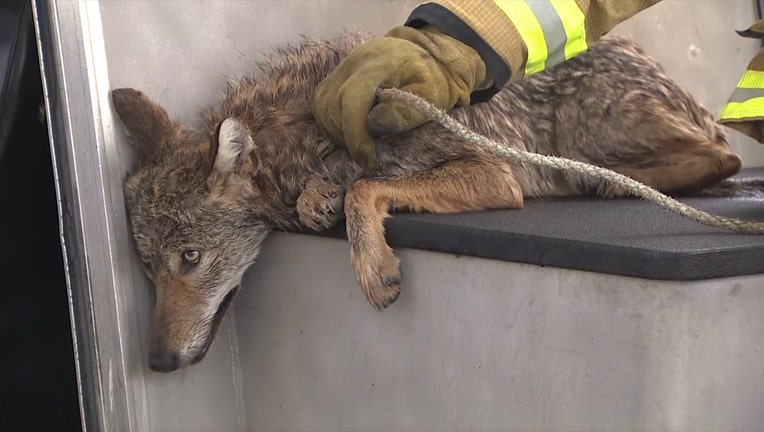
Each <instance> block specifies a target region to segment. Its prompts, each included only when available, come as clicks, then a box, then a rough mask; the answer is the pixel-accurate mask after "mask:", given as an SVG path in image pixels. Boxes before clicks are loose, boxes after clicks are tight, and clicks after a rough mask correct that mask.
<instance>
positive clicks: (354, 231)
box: [345, 158, 523, 311]
mask: <svg viewBox="0 0 764 432" xmlns="http://www.w3.org/2000/svg"><path fill="white" fill-rule="evenodd" d="M522 206H523V194H522V190H521V188H520V185H519V184H518V183H517V182H516V181H515V178H514V176H513V175H512V168H511V167H510V165H509V163H508V162H506V161H504V160H500V159H493V158H481V159H459V160H454V161H451V162H448V163H446V164H444V165H442V166H440V167H438V168H435V169H432V170H429V171H426V172H422V173H416V174H411V175H405V176H399V177H385V178H368V179H361V180H359V181H357V182H356V183H355V184H353V186H351V188H350V189H349V190H348V192H347V195H346V196H345V217H346V223H347V236H348V241H349V242H350V261H351V263H352V265H353V269H354V270H355V274H356V280H357V281H358V283H359V285H361V289H362V290H363V292H364V294H365V295H366V298H367V299H368V300H369V302H370V303H371V304H372V306H374V308H375V309H377V310H378V311H381V310H383V309H384V308H385V307H387V306H389V305H390V304H391V303H393V302H394V301H395V300H396V299H397V298H398V295H399V293H400V281H401V274H400V269H399V261H398V258H396V256H395V255H394V254H393V251H392V249H391V248H390V246H389V245H388V244H387V242H386V241H385V234H384V225H383V223H384V220H385V218H387V217H388V216H389V214H388V211H390V210H394V209H408V210H411V211H415V212H424V211H428V212H433V213H454V212H460V211H474V210H483V209H491V208H494V209H495V208H522Z"/></svg>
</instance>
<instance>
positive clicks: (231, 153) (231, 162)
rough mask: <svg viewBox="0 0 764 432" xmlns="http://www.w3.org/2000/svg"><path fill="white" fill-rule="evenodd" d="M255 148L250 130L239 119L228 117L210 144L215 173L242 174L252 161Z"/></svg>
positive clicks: (219, 126)
mask: <svg viewBox="0 0 764 432" xmlns="http://www.w3.org/2000/svg"><path fill="white" fill-rule="evenodd" d="M254 148H255V143H254V141H252V137H251V136H249V130H248V129H247V127H246V126H245V125H244V124H243V123H242V122H241V121H239V120H238V119H235V118H233V117H228V118H227V119H225V120H223V121H222V122H221V123H220V124H219V125H218V128H217V131H216V133H215V135H213V137H212V142H211V143H210V156H211V158H210V159H211V160H212V161H213V162H212V170H213V172H216V173H219V174H229V173H233V172H241V171H242V168H244V166H245V165H247V163H246V162H249V161H250V157H249V156H251V155H250V153H251V151H252V150H253V149H254Z"/></svg>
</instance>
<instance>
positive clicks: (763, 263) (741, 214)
mask: <svg viewBox="0 0 764 432" xmlns="http://www.w3.org/2000/svg"><path fill="white" fill-rule="evenodd" d="M762 175H764V171H762V170H747V171H745V172H744V173H743V175H742V176H743V177H745V176H762ZM681 201H683V202H685V203H687V204H689V205H692V206H694V207H697V208H700V209H702V210H706V211H708V212H712V213H716V214H721V215H727V216H734V217H737V218H741V219H746V220H758V221H763V222H764V200H761V199H754V198H685V199H682V200H681ZM386 227H387V238H388V241H389V242H390V244H391V245H392V246H394V247H395V246H397V247H408V248H415V249H424V250H430V251H437V252H445V253H452V254H458V255H469V256H475V257H481V258H489V259H496V260H504V261H512V262H519V263H528V264H536V265H541V266H553V267H560V268H568V269H577V270H586V271H594V272H600V273H608V274H616V275H626V276H635V277H640V278H647V279H661V280H698V279H714V278H721V277H729V276H740V275H748V274H756V273H764V235H750V234H734V233H730V232H727V231H722V230H719V229H714V228H709V227H706V226H703V225H700V224H698V223H696V222H693V221H691V220H689V219H685V218H683V217H681V216H678V215H676V214H674V213H671V212H669V211H667V210H664V209H662V208H660V207H658V206H657V205H655V204H652V203H649V202H646V201H642V200H639V199H619V200H603V199H596V198H573V199H565V200H551V201H548V200H528V201H526V203H525V208H524V209H523V210H499V211H482V212H475V213H459V214H450V215H433V214H397V215H395V216H394V217H392V218H390V219H389V220H388V221H387V224H386ZM323 235H327V236H331V237H344V227H342V226H341V227H338V228H336V229H333V230H331V231H328V232H326V233H324V234H323Z"/></svg>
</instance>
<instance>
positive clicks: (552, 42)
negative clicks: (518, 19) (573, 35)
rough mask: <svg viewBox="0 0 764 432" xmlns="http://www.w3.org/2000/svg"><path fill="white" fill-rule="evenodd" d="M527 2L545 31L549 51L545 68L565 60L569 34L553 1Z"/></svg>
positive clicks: (529, 0) (531, 0)
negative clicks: (566, 32)
mask: <svg viewBox="0 0 764 432" xmlns="http://www.w3.org/2000/svg"><path fill="white" fill-rule="evenodd" d="M525 2H526V3H527V4H528V6H529V7H530V8H531V10H532V11H533V14H534V15H536V19H537V20H538V21H539V24H541V28H542V29H543V31H544V39H545V40H546V51H547V59H546V62H545V63H544V68H545V69H546V68H549V67H552V66H554V65H557V64H560V63H562V62H564V61H565V44H566V43H567V42H568V36H567V34H565V27H563V25H562V20H561V19H560V15H558V14H557V11H556V10H555V9H554V6H552V2H550V1H549V0H525Z"/></svg>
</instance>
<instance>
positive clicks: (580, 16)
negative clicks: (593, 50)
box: [550, 0, 589, 60]
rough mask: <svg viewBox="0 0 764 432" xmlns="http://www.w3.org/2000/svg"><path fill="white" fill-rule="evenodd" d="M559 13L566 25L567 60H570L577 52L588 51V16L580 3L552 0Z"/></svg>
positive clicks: (567, 0)
mask: <svg viewBox="0 0 764 432" xmlns="http://www.w3.org/2000/svg"><path fill="white" fill-rule="evenodd" d="M550 1H551V3H552V6H553V7H554V10H556V11H557V15H559V16H560V20H561V21H562V26H563V27H565V35H566V36H567V37H568V40H567V41H566V42H565V60H570V59H571V58H572V57H574V56H575V55H577V54H580V53H582V52H584V51H586V50H587V49H588V48H589V47H588V45H587V43H586V27H585V25H584V23H585V22H586V16H584V12H583V11H582V10H581V8H579V7H578V4H577V3H576V2H574V1H572V0H550Z"/></svg>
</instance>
